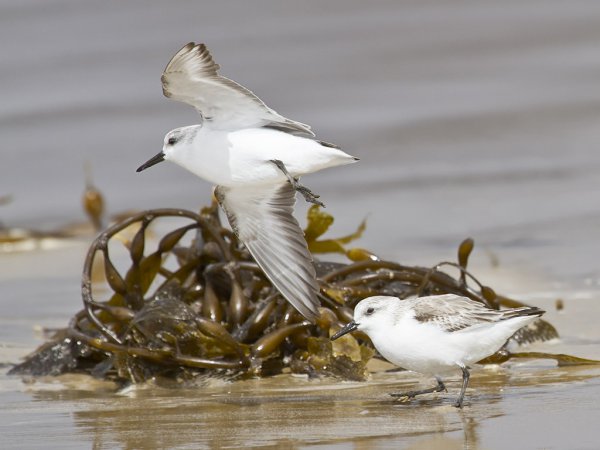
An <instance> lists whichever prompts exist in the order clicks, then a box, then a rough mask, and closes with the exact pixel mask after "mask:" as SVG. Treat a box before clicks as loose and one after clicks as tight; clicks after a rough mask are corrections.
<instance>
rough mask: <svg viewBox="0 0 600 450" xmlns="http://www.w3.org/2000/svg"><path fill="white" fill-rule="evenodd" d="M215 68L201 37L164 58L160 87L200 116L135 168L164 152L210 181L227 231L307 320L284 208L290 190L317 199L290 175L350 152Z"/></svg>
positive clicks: (311, 298) (309, 268)
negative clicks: (229, 229) (322, 138)
mask: <svg viewBox="0 0 600 450" xmlns="http://www.w3.org/2000/svg"><path fill="white" fill-rule="evenodd" d="M218 70H219V65H218V64H216V63H215V62H214V61H213V59H212V57H211V55H210V53H209V51H208V49H207V48H206V46H205V45H204V44H198V45H196V44H194V43H193V42H191V43H189V44H187V45H186V46H184V47H183V48H182V49H181V50H179V51H178V52H177V54H176V55H175V56H174V57H173V58H172V59H171V61H170V62H169V64H168V65H167V67H166V69H165V71H164V73H163V75H162V85H163V93H164V95H165V96H167V97H169V98H172V99H173V100H177V101H181V102H184V103H188V104H190V105H192V106H193V107H194V108H196V109H197V110H198V112H199V113H200V115H201V117H202V120H201V123H200V124H199V125H191V126H187V127H182V128H176V129H175V130H172V131H170V132H169V133H167V135H166V136H165V140H164V145H163V150H162V152H160V153H159V154H157V155H156V156H154V157H153V158H151V159H149V160H148V161H147V162H145V163H144V164H142V165H141V166H140V167H139V168H138V169H137V171H138V172H140V171H142V170H144V169H147V168H148V167H151V166H153V165H155V164H157V163H159V162H161V161H163V160H168V161H173V162H174V163H176V164H178V165H180V166H182V167H183V168H185V169H187V170H189V171H190V172H192V173H194V174H196V175H198V176H199V177H200V178H203V179H205V180H207V181H209V182H211V183H214V184H216V185H217V188H216V190H215V196H216V198H217V200H218V202H219V204H220V205H221V207H222V208H223V210H224V211H225V213H226V215H227V218H228V220H229V223H230V225H231V227H232V229H233V231H234V233H235V234H236V235H237V236H238V237H239V239H240V240H241V241H242V242H243V243H244V245H245V246H246V248H247V249H248V250H249V251H250V253H251V254H252V256H253V257H254V259H255V260H256V262H257V264H258V265H259V266H260V267H261V268H262V270H263V271H264V272H265V274H266V275H267V277H268V278H269V280H271V282H272V283H273V285H274V286H275V287H276V288H277V289H278V290H279V292H281V294H282V295H283V296H284V297H285V298H286V299H287V300H288V301H289V302H290V303H291V304H292V305H294V307H295V308H296V309H297V310H298V311H300V313H301V314H302V315H303V316H305V317H306V318H308V319H311V320H313V319H315V318H316V317H317V316H318V309H317V307H318V306H319V302H318V300H317V293H318V285H317V281H316V276H315V269H314V266H313V261H312V257H311V255H310V253H309V251H308V248H307V245H306V241H305V240H304V235H303V233H302V229H301V228H300V226H299V225H298V222H297V221H296V219H295V218H294V217H293V215H292V213H293V209H294V204H295V201H296V200H295V193H296V191H298V192H300V193H301V194H302V195H303V196H304V198H305V199H306V200H307V201H309V202H312V203H316V204H320V205H322V203H321V202H320V201H319V200H317V199H318V196H317V195H315V194H313V193H312V192H311V191H310V190H309V189H307V188H306V187H304V186H302V185H301V184H300V183H299V182H298V177H300V176H301V175H303V174H307V173H312V172H316V171H318V170H321V169H325V168H327V167H334V166H339V165H343V164H349V163H352V162H355V161H356V160H357V158H355V157H353V156H350V155H348V154H346V153H344V152H343V151H341V150H340V149H339V148H337V147H336V146H335V145H332V144H328V143H325V142H322V141H318V140H315V139H313V137H314V134H313V133H312V131H311V129H310V127H309V126H308V125H305V124H302V123H300V122H296V121H293V120H290V119H287V118H285V117H283V116H281V115H280V114H278V113H277V112H275V111H274V110H272V109H271V108H269V107H268V106H267V105H265V104H264V103H263V102H262V101H261V100H260V99H259V98H258V97H257V96H256V95H254V94H253V93H252V92H251V91H249V90H248V89H246V88H245V87H243V86H241V85H239V84H237V83H236V82H235V81H232V80H230V79H228V78H225V77H223V76H221V75H219V74H218V72H217V71H218Z"/></svg>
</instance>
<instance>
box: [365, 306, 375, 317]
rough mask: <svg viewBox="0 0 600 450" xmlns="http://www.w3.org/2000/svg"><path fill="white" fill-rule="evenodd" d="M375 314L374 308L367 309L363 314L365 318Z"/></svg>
mask: <svg viewBox="0 0 600 450" xmlns="http://www.w3.org/2000/svg"><path fill="white" fill-rule="evenodd" d="M374 312H375V308H373V307H371V308H367V311H365V314H366V315H367V316H370V315H371V314H373V313H374Z"/></svg>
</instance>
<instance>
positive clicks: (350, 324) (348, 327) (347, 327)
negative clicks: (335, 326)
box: [330, 320, 358, 341]
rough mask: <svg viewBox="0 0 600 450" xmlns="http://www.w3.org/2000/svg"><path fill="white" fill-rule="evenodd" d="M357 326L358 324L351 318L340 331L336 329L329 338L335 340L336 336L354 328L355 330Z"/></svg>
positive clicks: (340, 335)
mask: <svg viewBox="0 0 600 450" xmlns="http://www.w3.org/2000/svg"><path fill="white" fill-rule="evenodd" d="M357 328H358V324H357V323H356V322H355V321H354V320H353V321H352V322H350V323H348V324H347V325H346V326H345V327H344V328H342V329H341V330H340V331H338V332H337V333H335V334H334V335H333V336H331V338H330V339H331V340H332V341H335V340H336V339H337V338H340V337H342V336H343V335H345V334H348V333H351V332H353V331H354V330H356V329H357Z"/></svg>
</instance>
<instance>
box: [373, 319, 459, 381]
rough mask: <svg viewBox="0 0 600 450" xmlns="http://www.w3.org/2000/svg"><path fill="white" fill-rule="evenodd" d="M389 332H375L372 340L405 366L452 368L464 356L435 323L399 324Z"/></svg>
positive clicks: (428, 371) (435, 369)
mask: <svg viewBox="0 0 600 450" xmlns="http://www.w3.org/2000/svg"><path fill="white" fill-rule="evenodd" d="M395 331H396V332H395V333H393V334H392V335H387V336H386V335H382V334H381V333H374V334H375V335H374V336H371V338H372V340H373V344H374V345H375V347H376V348H377V350H378V351H379V353H381V355H382V356H383V357H384V358H385V359H387V360H388V361H390V362H392V363H393V364H395V365H397V366H399V367H402V368H404V369H407V370H412V371H415V372H420V373H424V374H430V375H440V374H444V373H446V372H450V371H454V370H456V368H457V364H458V363H460V362H461V360H462V357H463V354H462V353H463V352H462V349H460V348H459V347H457V346H456V345H453V342H451V341H448V340H447V339H444V336H443V334H445V332H443V331H441V330H439V329H437V328H436V327H429V326H423V325H420V326H419V327H413V326H411V325H410V324H408V323H406V324H399V325H398V326H397V327H396V328H395Z"/></svg>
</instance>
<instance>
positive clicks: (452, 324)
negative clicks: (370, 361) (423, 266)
mask: <svg viewBox="0 0 600 450" xmlns="http://www.w3.org/2000/svg"><path fill="white" fill-rule="evenodd" d="M542 314H544V311H542V310H541V309H539V308H535V307H523V308H515V309H505V310H502V311H496V310H494V309H490V308H487V307H486V306H484V305H482V304H481V303H479V302H476V301H473V300H471V299H469V298H467V297H461V296H458V295H454V294H446V295H433V296H430V297H415V298H409V299H405V300H401V299H399V298H398V297H386V296H377V297H369V298H365V299H364V300H362V301H360V302H359V303H358V305H356V308H355V309H354V320H353V321H352V322H350V323H349V324H347V325H346V326H345V327H344V328H342V329H341V330H340V331H338V332H337V333H336V334H334V335H333V336H332V337H331V339H332V340H335V339H337V338H339V337H341V336H343V335H345V334H347V333H350V332H351V331H354V330H361V331H363V332H365V333H366V334H367V336H369V338H371V341H372V342H373V345H375V348H376V349H377V351H379V353H381V356H383V357H384V358H385V359H387V360H388V361H390V362H392V363H393V364H396V365H397V366H400V367H402V368H404V369H407V370H412V371H414V372H420V373H423V374H427V375H432V376H434V377H435V379H436V380H437V383H438V384H437V386H435V387H432V388H430V389H423V390H419V391H410V392H405V393H398V394H396V393H394V394H390V395H391V396H392V397H400V398H413V397H415V396H417V395H420V394H428V393H431V392H440V391H445V390H446V386H444V382H443V381H442V378H441V375H445V374H447V373H449V372H452V371H453V370H456V369H460V370H461V371H462V389H461V391H460V395H459V396H458V399H457V400H456V402H455V404H454V406H456V407H458V408H462V405H463V399H464V396H465V391H466V389H467V385H468V384H469V369H468V366H469V365H470V364H473V363H476V362H477V361H481V360H482V359H484V358H486V357H488V356H490V355H492V354H494V353H495V352H496V351H498V350H499V349H500V348H501V347H502V346H503V345H504V344H505V343H506V341H507V340H508V338H510V337H511V336H512V335H513V334H514V333H515V332H516V331H517V330H518V329H520V328H522V327H524V326H525V325H527V324H529V323H530V322H533V321H534V320H535V319H537V318H538V317H540V316H541V315H542Z"/></svg>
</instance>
